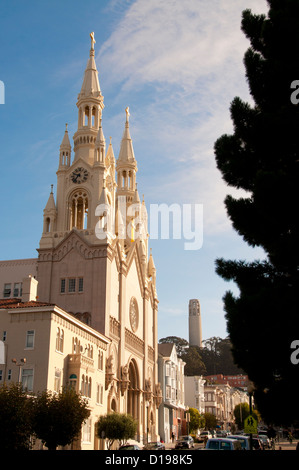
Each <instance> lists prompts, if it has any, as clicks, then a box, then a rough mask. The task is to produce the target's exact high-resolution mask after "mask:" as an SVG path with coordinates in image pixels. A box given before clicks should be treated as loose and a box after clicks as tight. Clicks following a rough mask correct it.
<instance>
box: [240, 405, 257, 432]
mask: <svg viewBox="0 0 299 470" xmlns="http://www.w3.org/2000/svg"><path fill="white" fill-rule="evenodd" d="M249 414H250V409H249V405H248V403H240V404H239V405H236V406H235V408H234V417H235V422H236V424H237V426H238V428H239V429H244V421H245V419H246V418H248V416H249ZM251 414H252V415H253V417H254V418H255V419H256V421H259V414H258V413H257V411H255V410H253V411H252V413H251Z"/></svg>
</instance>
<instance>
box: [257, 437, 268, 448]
mask: <svg viewBox="0 0 299 470" xmlns="http://www.w3.org/2000/svg"><path fill="white" fill-rule="evenodd" d="M258 439H259V440H260V441H261V443H262V446H263V449H270V447H271V443H270V439H269V437H268V436H267V434H259V435H258Z"/></svg>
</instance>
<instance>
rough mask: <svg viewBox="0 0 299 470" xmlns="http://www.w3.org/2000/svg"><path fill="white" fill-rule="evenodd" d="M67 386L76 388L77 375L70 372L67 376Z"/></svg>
mask: <svg viewBox="0 0 299 470" xmlns="http://www.w3.org/2000/svg"><path fill="white" fill-rule="evenodd" d="M69 386H70V388H72V389H74V390H77V376H76V374H71V375H70V378H69Z"/></svg>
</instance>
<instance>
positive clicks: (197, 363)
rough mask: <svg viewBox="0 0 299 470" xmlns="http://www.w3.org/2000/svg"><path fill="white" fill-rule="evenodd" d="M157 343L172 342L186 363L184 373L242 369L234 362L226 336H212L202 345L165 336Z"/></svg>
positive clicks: (211, 373) (229, 372) (238, 372)
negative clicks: (200, 346) (190, 344)
mask: <svg viewBox="0 0 299 470" xmlns="http://www.w3.org/2000/svg"><path fill="white" fill-rule="evenodd" d="M159 343H174V344H175V345H176V348H177V351H179V353H178V356H179V357H180V358H181V359H182V360H183V361H184V362H185V363H186V365H185V369H184V370H185V375H187V376H192V375H213V374H241V373H243V371H242V370H241V369H240V368H238V366H237V365H236V364H235V363H234V360H233V356H232V352H231V348H232V345H231V342H230V340H229V339H228V338H225V339H221V338H219V337H212V338H209V339H207V340H205V341H203V347H202V348H199V347H198V346H189V343H188V341H187V340H185V339H183V338H179V337H177V336H167V337H166V338H162V339H160V340H159Z"/></svg>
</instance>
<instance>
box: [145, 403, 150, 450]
mask: <svg viewBox="0 0 299 470" xmlns="http://www.w3.org/2000/svg"><path fill="white" fill-rule="evenodd" d="M145 406H146V443H147V444H148V431H149V429H148V409H149V401H146V402H145Z"/></svg>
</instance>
